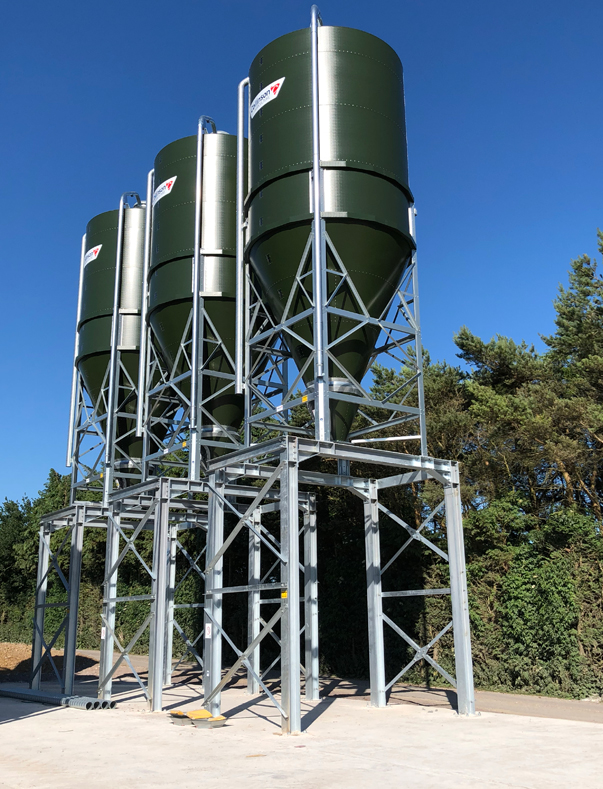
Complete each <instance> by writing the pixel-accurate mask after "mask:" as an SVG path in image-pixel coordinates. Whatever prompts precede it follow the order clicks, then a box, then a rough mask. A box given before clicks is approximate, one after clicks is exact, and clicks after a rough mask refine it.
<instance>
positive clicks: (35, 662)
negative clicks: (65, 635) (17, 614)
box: [29, 524, 50, 690]
mask: <svg viewBox="0 0 603 789" xmlns="http://www.w3.org/2000/svg"><path fill="white" fill-rule="evenodd" d="M45 537H46V528H45V525H44V524H42V525H41V526H40V537H39V548H38V577H37V581H36V604H35V605H36V607H35V613H34V632H33V642H32V663H31V665H32V672H33V673H32V677H31V681H30V683H29V686H30V688H32V690H40V683H41V681H42V666H41V665H40V664H41V661H42V651H43V648H44V644H43V642H44V614H45V611H46V609H45V605H46V590H47V588H48V570H49V567H48V563H49V561H50V551H49V550H48V543H47V542H46V539H45ZM48 542H50V534H48Z"/></svg>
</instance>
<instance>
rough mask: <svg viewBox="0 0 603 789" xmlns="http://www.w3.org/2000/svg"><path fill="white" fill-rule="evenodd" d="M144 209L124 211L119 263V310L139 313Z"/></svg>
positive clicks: (142, 264) (142, 266) (142, 265)
mask: <svg viewBox="0 0 603 789" xmlns="http://www.w3.org/2000/svg"><path fill="white" fill-rule="evenodd" d="M145 213H146V212H145V209H144V208H143V207H142V206H135V207H134V208H127V209H126V210H125V211H124V239H123V247H122V263H121V292H120V296H119V306H120V308H121V309H126V310H136V311H137V312H140V308H141V304H142V276H143V270H144V227H145Z"/></svg>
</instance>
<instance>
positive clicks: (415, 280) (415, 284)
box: [408, 205, 428, 456]
mask: <svg viewBox="0 0 603 789" xmlns="http://www.w3.org/2000/svg"><path fill="white" fill-rule="evenodd" d="M416 216H417V209H416V208H415V207H414V205H411V206H410V208H409V209H408V218H409V225H410V234H411V236H412V237H413V240H414V241H415V243H416V240H417V227H416ZM412 293H413V307H414V318H415V353H416V357H417V372H418V373H419V377H418V379H417V387H418V389H417V392H418V399H419V433H420V434H421V455H423V456H426V455H427V452H428V450H427V425H426V420H425V386H424V383H423V343H422V341H421V314H420V311H419V274H418V270H417V251H416V249H415V250H414V251H413V253H412Z"/></svg>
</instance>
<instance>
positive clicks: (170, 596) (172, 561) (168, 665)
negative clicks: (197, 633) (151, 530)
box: [163, 526, 178, 685]
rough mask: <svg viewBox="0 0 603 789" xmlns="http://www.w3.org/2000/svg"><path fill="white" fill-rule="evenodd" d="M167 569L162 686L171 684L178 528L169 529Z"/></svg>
mask: <svg viewBox="0 0 603 789" xmlns="http://www.w3.org/2000/svg"><path fill="white" fill-rule="evenodd" d="M169 532H170V540H169V568H168V587H167V610H166V623H165V663H164V667H163V684H164V685H171V684H172V652H173V651H174V590H175V588H176V549H177V547H178V545H177V541H178V526H171V527H170V529H169Z"/></svg>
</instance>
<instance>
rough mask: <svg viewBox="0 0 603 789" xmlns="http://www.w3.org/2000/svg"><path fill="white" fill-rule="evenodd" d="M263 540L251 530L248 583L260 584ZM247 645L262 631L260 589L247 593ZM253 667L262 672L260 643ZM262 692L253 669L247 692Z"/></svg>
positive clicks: (252, 658)
mask: <svg viewBox="0 0 603 789" xmlns="http://www.w3.org/2000/svg"><path fill="white" fill-rule="evenodd" d="M253 522H254V524H257V525H258V526H259V525H260V523H261V515H260V511H259V509H257V510H256V511H255V512H254V513H253ZM261 547H262V542H261V540H260V538H259V537H258V536H257V534H254V533H253V532H252V531H250V532H249V565H248V583H249V585H250V586H251V585H252V584H259V583H260V581H261V577H262V567H261V560H262V552H261ZM247 607H248V619H247V645H248V646H249V644H251V643H252V642H253V641H254V640H255V639H256V638H257V636H258V635H259V633H260V593H259V591H253V592H248V594H247ZM249 662H250V664H251V667H252V668H253V670H254V671H255V673H256V676H259V674H260V645H259V644H258V645H257V647H256V648H255V649H254V650H253V652H252V653H251V654H250V656H249ZM259 692H260V686H259V683H258V681H257V679H256V678H255V677H254V676H253V674H252V673H251V671H249V670H248V671H247V693H249V694H251V695H253V694H255V693H259Z"/></svg>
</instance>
